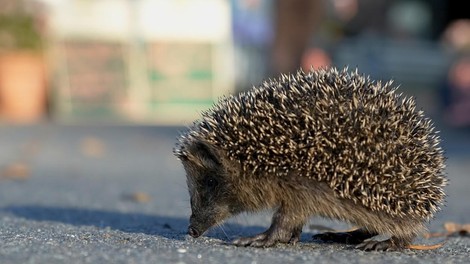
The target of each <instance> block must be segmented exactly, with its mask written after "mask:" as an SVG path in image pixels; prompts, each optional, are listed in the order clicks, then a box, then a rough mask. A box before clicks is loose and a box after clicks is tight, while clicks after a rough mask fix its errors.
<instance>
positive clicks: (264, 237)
mask: <svg viewBox="0 0 470 264" xmlns="http://www.w3.org/2000/svg"><path fill="white" fill-rule="evenodd" d="M301 233H302V227H297V228H294V229H292V230H291V231H290V232H286V230H284V229H282V228H270V229H268V230H267V231H266V232H264V233H261V234H258V235H256V236H252V237H241V238H238V239H235V240H234V241H233V242H232V244H233V245H236V246H244V247H246V246H251V247H272V246H274V245H275V244H277V243H289V244H295V243H297V242H298V241H299V240H300V234H301Z"/></svg>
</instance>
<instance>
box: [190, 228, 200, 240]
mask: <svg viewBox="0 0 470 264" xmlns="http://www.w3.org/2000/svg"><path fill="white" fill-rule="evenodd" d="M188 234H189V235H190V236H192V237H194V238H196V237H199V236H200V235H201V234H199V231H197V229H196V228H194V227H192V226H189V228H188Z"/></svg>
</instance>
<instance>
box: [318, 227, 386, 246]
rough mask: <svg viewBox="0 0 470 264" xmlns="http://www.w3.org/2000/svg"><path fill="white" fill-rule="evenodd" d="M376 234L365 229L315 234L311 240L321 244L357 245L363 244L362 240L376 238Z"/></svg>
mask: <svg viewBox="0 0 470 264" xmlns="http://www.w3.org/2000/svg"><path fill="white" fill-rule="evenodd" d="M376 235H377V233H374V232H369V231H367V230H366V229H363V228H359V229H355V230H352V231H348V232H325V233H321V234H316V235H314V236H313V239H316V240H321V241H323V242H333V243H343V244H351V245H357V244H361V243H363V242H364V240H366V239H369V238H372V237H374V236H376Z"/></svg>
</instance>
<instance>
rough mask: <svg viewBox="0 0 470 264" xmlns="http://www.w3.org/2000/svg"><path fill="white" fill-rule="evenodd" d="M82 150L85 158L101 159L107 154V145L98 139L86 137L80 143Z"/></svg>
mask: <svg viewBox="0 0 470 264" xmlns="http://www.w3.org/2000/svg"><path fill="white" fill-rule="evenodd" d="M80 150H81V152H82V154H83V155H85V156H88V157H93V158H101V157H103V156H104V155H105V154H106V145H105V144H104V143H103V141H101V140H100V139H98V138H95V137H85V138H84V139H82V141H81V142H80Z"/></svg>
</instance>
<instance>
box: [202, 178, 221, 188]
mask: <svg viewBox="0 0 470 264" xmlns="http://www.w3.org/2000/svg"><path fill="white" fill-rule="evenodd" d="M218 184H219V182H218V181H217V179H216V178H214V177H206V178H205V179H204V186H206V187H207V188H208V189H214V188H215V187H217V185H218Z"/></svg>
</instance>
